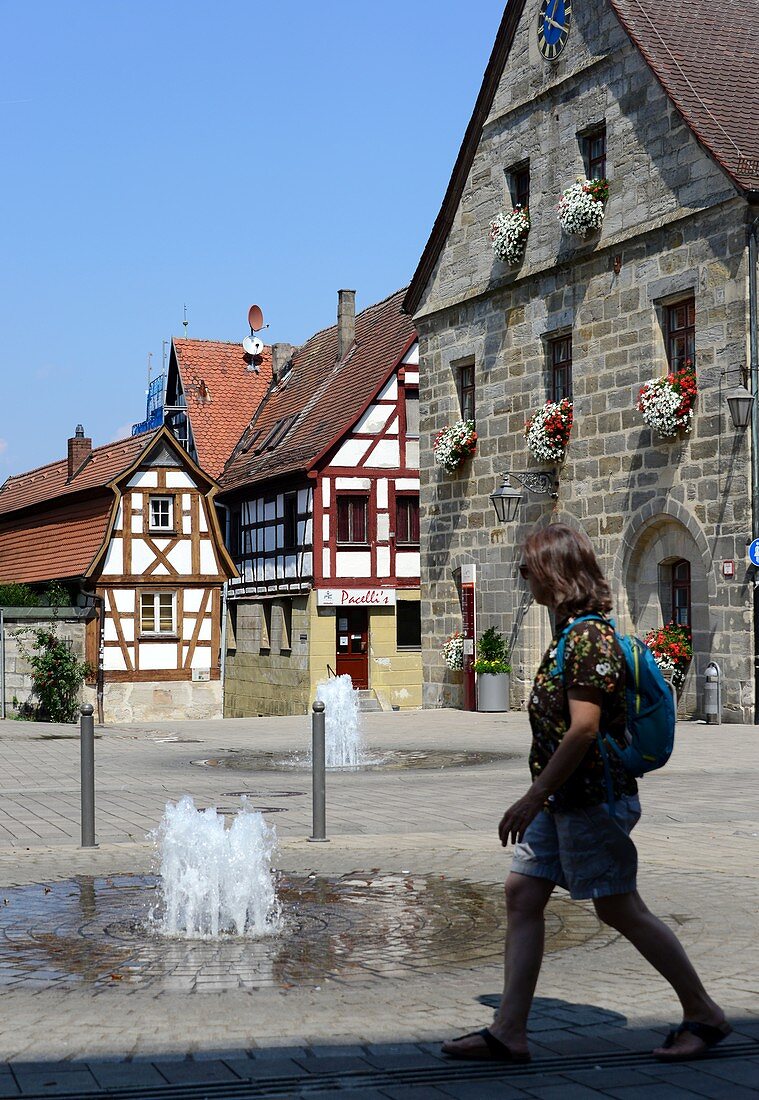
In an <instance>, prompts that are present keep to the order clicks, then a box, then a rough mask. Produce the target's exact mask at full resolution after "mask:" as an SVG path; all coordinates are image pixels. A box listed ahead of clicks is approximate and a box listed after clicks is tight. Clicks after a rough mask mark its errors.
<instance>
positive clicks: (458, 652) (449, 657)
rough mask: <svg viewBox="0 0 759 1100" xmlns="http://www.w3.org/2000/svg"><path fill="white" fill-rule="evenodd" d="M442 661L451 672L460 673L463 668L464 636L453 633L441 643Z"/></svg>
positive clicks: (456, 632)
mask: <svg viewBox="0 0 759 1100" xmlns="http://www.w3.org/2000/svg"><path fill="white" fill-rule="evenodd" d="M441 652H442V654H443V660H444V661H445V663H446V665H447V667H448V668H449V669H451V671H452V672H460V671H461V670H462V669H463V667H464V635H463V634H462V633H460V631H458V630H457V631H455V632H454V633H453V634H451V636H450V638H446V640H445V641H444V642H443V646H442V650H441Z"/></svg>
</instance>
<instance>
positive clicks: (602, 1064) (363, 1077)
mask: <svg viewBox="0 0 759 1100" xmlns="http://www.w3.org/2000/svg"><path fill="white" fill-rule="evenodd" d="M358 1049H360V1048H358ZM757 1056H759V1042H757V1041H752V1040H745V1041H738V1042H735V1043H732V1044H731V1045H730V1046H728V1047H723V1048H720V1049H719V1050H717V1051H714V1052H713V1054H712V1055H711V1057H710V1058H709V1061H710V1062H713V1061H717V1060H719V1061H729V1060H735V1059H739V1058H756V1057H757ZM148 1064H149V1063H148ZM660 1064H661V1063H659V1062H656V1061H655V1059H653V1058H652V1057H651V1056H650V1055H648V1054H636V1053H634V1052H630V1051H619V1052H611V1053H609V1052H606V1053H603V1054H578V1055H561V1056H559V1057H556V1058H540V1059H537V1060H536V1061H534V1062H531V1063H529V1064H528V1065H526V1066H503V1065H501V1064H499V1063H492V1062H483V1063H482V1064H480V1063H477V1062H445V1063H441V1064H440V1065H439V1066H430V1067H423V1068H419V1069H392V1068H388V1069H381V1068H378V1069H372V1070H353V1071H349V1072H343V1073H308V1072H306V1071H304V1072H303V1073H302V1074H299V1075H297V1076H295V1075H293V1076H291V1077H276V1078H271V1077H269V1078H267V1077H263V1076H262V1077H260V1078H259V1079H258V1080H249V1081H243V1080H240V1081H228V1082H211V1083H208V1084H203V1083H198V1084H181V1085H169V1084H167V1085H161V1086H156V1085H151V1086H150V1087H149V1088H144V1087H141V1088H123V1089H121V1088H118V1087H114V1086H113V1085H109V1086H108V1088H107V1090H106V1089H102V1090H93V1091H90V1092H83V1091H82V1090H81V1089H78V1090H77V1091H76V1092H58V1091H56V1096H58V1097H59V1098H60V1100H89V1098H90V1097H96V1096H103V1095H104V1094H106V1093H107V1095H108V1096H111V1097H116V1098H117V1100H163V1098H165V1100H279V1098H280V1097H291V1098H292V1097H297V1096H302V1097H303V1098H304V1100H305V1098H306V1097H308V1096H309V1095H310V1094H311V1093H313V1092H319V1094H321V1093H325V1092H336V1093H338V1094H339V1092H340V1091H342V1090H344V1089H346V1088H351V1089H372V1088H375V1089H376V1088H388V1087H392V1088H393V1089H394V1090H398V1089H399V1088H402V1087H408V1088H414V1087H416V1088H419V1087H421V1086H425V1085H426V1086H429V1087H432V1088H434V1087H436V1086H438V1085H448V1084H453V1083H459V1082H476V1081H500V1082H501V1083H506V1082H508V1081H511V1080H512V1079H514V1078H519V1079H524V1078H528V1079H530V1078H532V1079H535V1078H541V1077H548V1076H550V1077H551V1078H553V1079H555V1077H556V1075H557V1074H564V1073H577V1072H578V1071H581V1070H593V1069H597V1070H598V1069H600V1070H604V1069H605V1070H617V1069H637V1068H640V1067H641V1066H644V1065H660ZM196 1065H197V1068H198V1075H199V1076H201V1075H202V1073H203V1065H202V1062H199V1063H196ZM252 1066H256V1067H258V1066H261V1063H260V1062H259V1063H256V1062H253V1063H252ZM238 1067H239V1063H236V1068H238ZM11 1068H12V1067H11ZM575 1084H576V1082H575V1081H573V1080H571V1079H570V1080H568V1081H567V1086H571V1085H575ZM652 1084H655V1081H654V1080H653V1079H652ZM525 1087H526V1088H531V1089H534V1088H536V1087H539V1081H538V1080H527V1081H525ZM23 1095H24V1100H42V1097H43V1096H49V1095H50V1093H49V1092H45V1093H28V1092H24V1094H23Z"/></svg>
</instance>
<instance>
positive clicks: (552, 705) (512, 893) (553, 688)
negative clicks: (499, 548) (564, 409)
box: [443, 524, 731, 1062]
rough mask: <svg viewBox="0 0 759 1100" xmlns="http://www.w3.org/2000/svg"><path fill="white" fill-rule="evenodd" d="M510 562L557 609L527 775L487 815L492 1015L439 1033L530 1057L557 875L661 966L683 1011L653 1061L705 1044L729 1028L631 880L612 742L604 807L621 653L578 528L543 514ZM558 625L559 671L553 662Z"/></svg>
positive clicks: (474, 1046) (467, 1054) (600, 581)
mask: <svg viewBox="0 0 759 1100" xmlns="http://www.w3.org/2000/svg"><path fill="white" fill-rule="evenodd" d="M519 568H520V573H521V574H522V577H523V578H524V579H525V580H526V581H527V583H528V584H529V586H530V589H531V592H532V595H533V596H534V598H535V600H536V601H537V602H538V603H540V604H544V605H545V606H546V607H548V608H549V609H550V610H551V611H553V613H554V617H555V625H556V633H555V635H554V638H553V641H552V642H551V645H550V646H549V648H548V652H547V653H546V655H545V656H544V658H543V660H542V662H541V665H540V668H539V669H538V673H537V676H536V677H535V683H534V685H533V688H532V691H531V693H530V701H529V716H530V725H531V728H532V748H531V751H530V773H531V775H532V785H531V786H530V788H529V790H528V791H527V793H526V794H525V795H523V797H522V798H520V799H519V800H518V801H517V802H515V803H514V804H513V806H510V807H509V809H508V810H506V813H505V814H504V815H503V817H502V819H501V822H500V824H499V826H498V833H499V836H500V839H501V843H502V845H503V846H504V847H505V846H506V845H507V844H509V843H513V844H514V845H515V847H514V857H513V862H512V866H511V872H510V874H509V876H508V878H507V880H506V906H507V914H508V928H507V936H506V957H505V988H504V993H503V997H502V1000H501V1005H500V1008H499V1010H498V1012H497V1013H496V1016H495V1019H494V1021H493V1023H492V1024H491V1025H490V1027H489V1028H483V1029H482V1030H481V1031H476V1032H472V1033H471V1034H468V1035H462V1036H460V1037H459V1038H458V1039H451V1040H449V1041H448V1042H446V1043H444V1044H443V1051H444V1053H446V1054H448V1055H450V1056H451V1057H454V1058H467V1059H477V1060H481V1059H496V1060H500V1061H507V1062H509V1061H511V1062H527V1061H529V1059H530V1054H529V1050H528V1046H527V1017H528V1015H529V1012H530V1007H531V1005H532V999H533V996H534V993H535V986H536V984H537V980H538V975H539V973H540V967H541V963H542V960H543V945H544V932H545V921H544V910H545V907H546V904H547V902H548V899H549V898H550V896H551V893H552V892H553V889H554V887H555V886H562V887H563V888H564V889H566V890H568V891H569V893H570V895H571V897H572V898H576V899H580V898H592V900H593V904H594V906H595V910H596V913H597V914H598V917H599V918H600V919H601V920H602V921H603V922H604V923H605V924H608V925H611V927H612V928H614V929H616V930H617V931H618V932H620V933H621V934H622V935H623V936H625V937H626V939H628V940H629V941H630V943H631V944H632V945H633V946H634V947H635V948H637V950H638V951H639V952H640V954H641V955H642V956H643V957H644V958H645V959H646V960H647V961H648V962H649V963H650V964H651V965H652V966H653V967H655V968H656V970H658V971H659V973H660V974H661V975H662V977H663V978H665V979H666V980H667V981H668V982H669V983H670V985H671V986H672V988H673V989H674V991H675V993H676V994H677V997H678V999H679V1000H680V1003H681V1005H682V1009H683V1022H682V1024H681V1025H680V1026H679V1027H678V1028H677V1029H676V1030H675V1031H673V1032H671V1033H670V1034H669V1035H668V1036H667V1038H666V1040H665V1041H664V1044H663V1045H662V1046H661V1047H659V1048H657V1049H656V1050H655V1051H654V1054H655V1055H656V1056H657V1057H658V1058H660V1059H661V1060H662V1061H664V1060H667V1061H684V1060H686V1059H691V1058H698V1057H701V1056H702V1055H704V1054H706V1053H707V1052H708V1051H709V1049H710V1048H711V1047H713V1046H714V1045H715V1044H716V1043H718V1042H720V1041H721V1040H722V1039H724V1038H725V1036H727V1035H729V1034H730V1030H731V1028H730V1025H729V1024H728V1023H727V1022H726V1020H725V1016H724V1013H723V1012H722V1010H721V1009H720V1007H719V1005H717V1004H716V1003H715V1002H714V1001H713V1000H712V999H711V998H710V997H709V995H708V994H707V992H706V990H705V989H704V987H703V985H702V983H701V980H700V979H699V977H698V975H697V973H696V971H695V970H694V968H693V965H692V964H691V962H690V960H689V959H688V956H687V955H686V953H685V951H684V949H683V947H682V945H681V944H680V942H679V940H678V939H677V937H676V936H675V934H674V933H673V932H672V931H671V930H670V929H669V928H668V927H667V926H666V925H665V924H663V923H662V922H661V921H660V920H659V919H658V918H657V917H655V916H654V915H653V914H652V913H651V912H650V911H649V910H648V909H647V908H646V906H645V904H644V902H643V900H642V898H641V897H640V894H639V893H638V891H637V889H636V874H637V862H638V860H637V852H636V849H635V845H634V844H633V842H632V840H631V839H630V832H631V831H632V829H633V827H634V826H635V824H636V823H637V821H638V818H639V817H640V803H639V801H638V793H637V784H636V782H635V779H634V778H633V776H632V775H631V774H630V773H629V772H628V771H626V770H625V768H624V766H623V765H622V763H621V761H620V760H619V759H618V758H617V755H616V753H614V752H613V751H612V752H609V753H607V754H606V755H607V757H608V765H609V768H610V771H611V783H612V787H613V798H614V806H613V816H612V814H611V813H610V812H609V806H608V803H607V799H608V793H607V791H608V788H607V785H606V777H605V772H604V761H603V759H602V756H601V753H600V750H599V748H598V742H597V738H596V735H597V733H598V732H599V730H602V731H603V732H604V733H605V734H606V735H607V736H608V737H609V738H612V739H614V740H616V741H617V742H618V743H619V745H620V747H621V748H624V746H625V744H626V742H625V717H626V702H625V682H624V677H625V664H624V658H623V656H622V652H621V650H620V648H619V645H618V643H617V641H616V638H615V634H614V630H613V628H612V627H611V625H610V624H609V623H608V621H607V620H606V619H605V616H606V615H607V613H608V612H609V611H610V610H611V593H610V589H609V585H608V584H607V582H606V580H605V578H604V576H603V573H602V572H601V569H600V566H599V564H598V562H597V560H596V557H595V554H594V552H593V547H592V546H591V543H590V541H589V539H588V538H587V536H586V535H584V534H582V533H580V532H577V531H574V530H572V529H571V528H570V527H567V526H564V525H563V524H553V525H551V526H549V527H547V528H545V529H543V530H541V531H538V532H536V533H535V534H533V535H531V536H530V537H529V538H528V539H527V541H526V543H525V545H524V548H523V555H522V564H521V565H520V567H519ZM591 613H592V614H598V615H599V616H602V618H599V619H595V620H586V621H583V622H580V623H578V624H577V626H575V627H574V628H571V629H570V630H569V632H568V634H567V635H566V640H565V650H564V665H563V669H564V671H563V675H562V674H561V673H560V672H557V669H556V646H557V642H558V638H559V635H560V634H561V632H562V631H563V630H564V629H565V628H566V627H567V626H568V625H570V624H571V623H572V622H573V620H574V619H575V618H577V617H578V616H582V615H586V614H591Z"/></svg>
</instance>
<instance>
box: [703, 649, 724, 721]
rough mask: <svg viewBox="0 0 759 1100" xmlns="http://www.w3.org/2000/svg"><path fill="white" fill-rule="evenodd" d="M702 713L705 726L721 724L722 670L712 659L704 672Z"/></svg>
mask: <svg viewBox="0 0 759 1100" xmlns="http://www.w3.org/2000/svg"><path fill="white" fill-rule="evenodd" d="M704 715H705V717H706V724H707V726H720V725H722V671H721V669H720V667H719V665H718V664H716V663H715V662H714V661H711V662H710V663H709V664H708V665H707V666H706V671H705V673H704Z"/></svg>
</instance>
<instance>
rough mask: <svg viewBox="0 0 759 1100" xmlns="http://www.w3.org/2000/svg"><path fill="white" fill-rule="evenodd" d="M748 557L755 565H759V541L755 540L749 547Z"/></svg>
mask: <svg viewBox="0 0 759 1100" xmlns="http://www.w3.org/2000/svg"><path fill="white" fill-rule="evenodd" d="M748 556H749V558H750V559H751V561H752V562H753V564H754V565H759V539H754V541H753V542H752V543H751V545H750V546H749V548H748Z"/></svg>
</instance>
